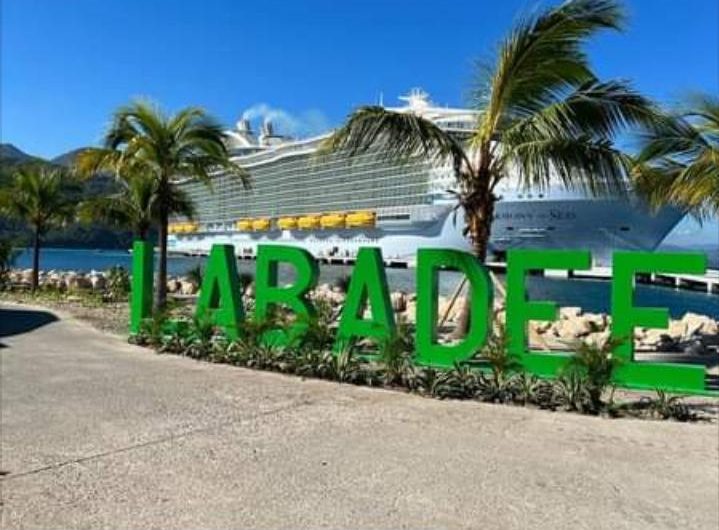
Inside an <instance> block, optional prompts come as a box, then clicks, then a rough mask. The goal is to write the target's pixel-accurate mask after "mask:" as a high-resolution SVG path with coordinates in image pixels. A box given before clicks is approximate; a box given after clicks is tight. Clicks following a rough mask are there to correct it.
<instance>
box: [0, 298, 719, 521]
mask: <svg viewBox="0 0 719 530" xmlns="http://www.w3.org/2000/svg"><path fill="white" fill-rule="evenodd" d="M36 326H37V327H36ZM33 328H35V329H34V330H33ZM3 335H4V336H3ZM0 343H3V344H4V346H5V347H4V348H2V349H0V358H1V359H2V469H4V470H5V471H6V472H7V473H8V474H7V475H6V476H5V477H4V478H3V481H2V488H3V503H4V506H3V514H2V517H3V520H2V525H1V526H2V528H8V529H9V528H93V529H94V528H239V527H243V528H487V529H491V528H510V529H511V528H552V529H555V528H572V529H577V528H607V529H609V528H611V529H613V530H616V529H620V528H627V529H642V528H647V529H649V528H651V529H657V528H691V529H701V528H707V529H712V530H715V529H716V528H717V527H719V503H718V498H719V497H718V496H719V456H718V453H719V442H718V439H717V438H718V435H719V431H718V430H717V426H716V424H714V425H706V424H704V425H697V424H693V425H682V424H677V423H670V422H647V421H634V420H615V421H610V420H604V419H600V418H589V417H582V416H576V415H570V414H562V413H549V412H542V411H533V410H528V409H522V408H515V407H506V406H491V405H483V404H479V403H471V402H450V401H447V402H443V401H436V400H430V399H423V398H419V397H416V396H411V395H405V394H401V393H395V392H386V391H382V390H373V389H367V388H358V387H352V386H345V385H338V384H333V383H328V382H321V381H302V380H300V379H298V378H295V377H289V376H282V375H278V374H271V373H262V372H253V371H249V370H244V369H240V368H233V367H228V366H220V365H211V364H207V363H200V362H195V361H192V360H188V359H182V358H178V357H173V356H160V355H155V354H153V353H151V352H149V351H147V350H144V349H141V348H136V347H132V346H129V345H127V344H125V343H123V342H122V341H121V340H119V339H116V338H113V337H108V336H106V335H102V334H100V333H99V332H96V331H94V330H92V329H90V328H89V327H87V326H86V325H85V324H82V323H79V322H76V321H73V320H66V319H61V320H55V319H54V317H53V316H52V315H50V314H47V313H42V312H25V313H24V314H22V313H20V312H18V311H17V308H10V307H8V306H5V307H0Z"/></svg>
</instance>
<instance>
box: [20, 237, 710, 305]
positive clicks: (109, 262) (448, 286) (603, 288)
mask: <svg viewBox="0 0 719 530" xmlns="http://www.w3.org/2000/svg"><path fill="white" fill-rule="evenodd" d="M204 262H205V258H202V257H184V256H173V257H170V259H169V260H168V269H169V273H170V274H171V275H181V274H183V273H184V272H186V271H188V270H189V269H191V268H193V267H196V266H197V265H203V264H204ZM115 265H119V266H122V267H125V268H127V269H129V268H130V266H131V255H130V254H129V253H128V252H124V251H117V250H76V249H43V251H42V254H41V257H40V267H41V268H42V269H43V270H51V269H55V270H76V271H83V272H89V271H91V270H96V271H102V270H106V269H108V268H110V267H112V266H115ZM16 266H17V267H20V268H29V267H30V266H31V254H30V251H29V250H25V251H23V252H22V254H21V255H20V256H19V258H18V260H17V263H16ZM254 269H255V262H254V261H239V262H238V270H240V271H241V272H249V273H254ZM351 273H352V268H351V267H349V266H338V265H332V266H329V265H328V266H322V267H320V282H328V283H332V282H334V281H335V280H336V279H337V278H340V277H343V276H349V275H350V274H351ZM414 274H415V271H414V269H387V281H388V283H389V285H390V288H391V289H392V290H403V291H407V292H414V291H415V290H416V286H415V275H414ZM460 278H461V276H460V275H459V274H457V273H452V272H443V273H441V274H440V292H441V293H442V294H443V295H449V294H451V293H452V292H453V291H454V289H455V286H456V285H457V283H458V282H459V281H460ZM280 280H281V281H292V271H291V270H290V269H283V268H280ZM527 289H528V293H529V297H530V299H533V300H551V301H554V302H557V303H558V304H559V305H560V306H579V307H582V308H584V310H585V311H591V312H600V311H601V312H608V311H609V304H610V291H609V289H610V282H608V281H602V280H578V279H571V280H568V279H558V278H544V277H529V278H528V279H527ZM635 303H636V304H637V305H641V306H649V307H666V308H668V309H669V312H670V313H671V315H672V317H674V318H678V317H681V316H682V315H683V314H684V313H687V312H694V313H700V314H705V315H710V316H712V317H713V318H717V319H719V296H718V295H711V294H706V293H702V292H694V291H685V290H675V289H672V288H668V287H659V286H649V285H638V286H637V288H636V296H635Z"/></svg>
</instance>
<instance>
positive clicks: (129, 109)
mask: <svg viewBox="0 0 719 530" xmlns="http://www.w3.org/2000/svg"><path fill="white" fill-rule="evenodd" d="M224 139H225V134H224V132H223V130H222V128H221V126H220V125H219V124H218V123H217V122H216V121H215V120H213V119H212V118H210V117H209V116H208V115H207V114H206V113H205V112H204V111H203V110H202V109H199V108H196V107H189V108H185V109H183V110H181V111H179V112H178V113H176V114H174V115H166V114H165V113H163V112H162V111H161V110H160V109H159V108H158V107H157V106H155V105H153V104H151V103H148V102H144V101H134V102H132V103H130V104H129V105H127V106H124V107H121V108H120V109H118V110H117V111H116V112H115V114H114V116H113V120H112V123H111V125H110V128H109V130H108V131H107V133H106V134H105V138H104V142H103V143H104V146H103V148H102V149H91V150H88V151H85V152H83V153H82V154H81V155H80V156H79V157H78V161H77V169H78V170H79V171H80V172H81V173H85V174H90V173H93V172H96V171H98V170H103V169H104V170H108V169H109V170H112V171H114V172H115V173H116V174H121V173H122V172H123V171H130V172H132V173H145V174H147V175H150V176H151V177H152V178H153V179H154V181H155V186H156V190H155V193H156V196H157V198H156V200H157V205H156V208H157V225H158V238H159V247H160V259H159V270H158V284H157V291H156V299H155V305H156V307H157V308H158V309H161V308H163V307H164V306H165V301H166V298H167V227H168V219H169V216H170V214H171V213H172V211H173V204H172V201H173V197H177V195H178V192H177V181H178V180H179V179H187V178H192V179H198V180H200V181H202V182H205V183H207V184H209V183H210V176H211V174H212V173H213V172H215V171H223V172H225V173H227V174H230V175H234V176H236V177H237V178H239V179H240V180H241V182H242V183H243V185H244V186H248V185H249V177H248V174H247V172H246V171H245V170H244V169H242V168H241V167H240V166H238V165H237V164H235V163H234V162H232V161H231V160H230V157H229V153H228V151H227V148H226V147H225V144H224Z"/></svg>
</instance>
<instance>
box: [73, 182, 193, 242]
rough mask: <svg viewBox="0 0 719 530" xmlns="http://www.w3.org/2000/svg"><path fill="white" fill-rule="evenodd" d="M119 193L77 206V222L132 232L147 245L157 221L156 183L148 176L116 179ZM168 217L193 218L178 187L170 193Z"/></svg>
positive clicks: (185, 197) (190, 204) (186, 201)
mask: <svg viewBox="0 0 719 530" xmlns="http://www.w3.org/2000/svg"><path fill="white" fill-rule="evenodd" d="M117 181H118V184H119V186H120V190H119V191H118V192H117V193H114V194H112V195H109V196H107V197H97V198H94V199H90V200H88V201H85V202H83V203H82V204H81V205H80V219H81V220H83V221H85V222H92V221H94V220H100V221H103V222H106V223H108V224H110V225H113V226H117V227H120V228H127V229H129V230H132V232H133V235H134V236H135V237H136V238H138V239H140V240H142V241H146V240H147V238H148V235H149V232H150V229H151V228H152V227H153V225H154V224H155V223H156V222H157V221H158V220H159V217H160V216H159V211H158V210H159V208H158V205H159V203H160V201H159V197H158V195H157V181H156V180H155V179H154V177H153V176H152V175H150V174H146V173H138V174H128V173H127V172H123V173H121V174H119V175H118V176H117ZM168 205H169V208H168V209H169V214H170V215H181V216H183V217H187V218H189V219H192V218H194V216H195V207H194V204H193V203H192V200H191V199H190V197H189V196H188V195H187V193H186V192H185V191H184V190H183V189H180V188H178V187H173V188H171V190H170V197H169V201H168Z"/></svg>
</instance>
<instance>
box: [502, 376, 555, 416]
mask: <svg viewBox="0 0 719 530" xmlns="http://www.w3.org/2000/svg"><path fill="white" fill-rule="evenodd" d="M512 385H513V387H514V400H515V401H516V402H517V403H519V404H521V405H528V404H533V405H538V406H539V407H541V408H552V405H553V398H554V391H553V388H552V384H551V383H550V382H548V381H544V380H542V379H540V378H538V377H537V376H536V375H534V374H528V373H527V372H522V373H520V374H518V375H516V376H515V377H514V378H513V379H512Z"/></svg>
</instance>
